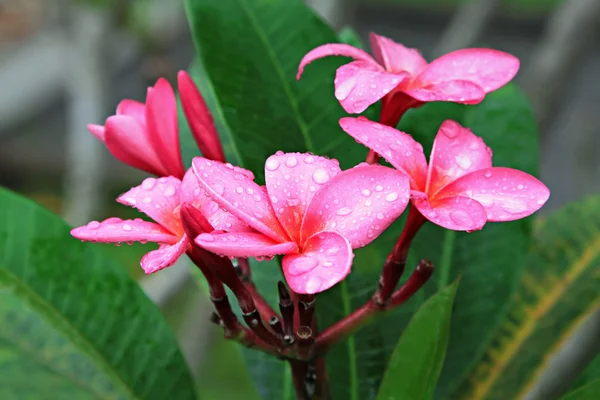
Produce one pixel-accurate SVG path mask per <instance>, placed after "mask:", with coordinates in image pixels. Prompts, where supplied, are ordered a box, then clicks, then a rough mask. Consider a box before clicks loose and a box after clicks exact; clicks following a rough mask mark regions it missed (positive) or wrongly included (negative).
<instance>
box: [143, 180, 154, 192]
mask: <svg viewBox="0 0 600 400" xmlns="http://www.w3.org/2000/svg"><path fill="white" fill-rule="evenodd" d="M154 186H156V179H154V178H146V179H144V182H142V189H144V190H152V189H154Z"/></svg>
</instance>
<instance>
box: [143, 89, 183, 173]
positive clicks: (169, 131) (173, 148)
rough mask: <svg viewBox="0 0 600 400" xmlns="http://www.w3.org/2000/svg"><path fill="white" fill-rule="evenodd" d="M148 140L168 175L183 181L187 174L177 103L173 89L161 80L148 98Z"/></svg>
mask: <svg viewBox="0 0 600 400" xmlns="http://www.w3.org/2000/svg"><path fill="white" fill-rule="evenodd" d="M146 124H147V131H148V138H149V140H150V142H151V143H152V146H153V148H154V150H155V151H156V152H157V153H160V160H161V162H162V165H163V167H164V169H165V170H166V171H167V172H168V175H172V176H174V177H176V178H179V179H182V178H183V175H184V173H185V170H184V168H183V162H182V160H181V153H180V149H179V131H178V127H177V103H176V101H175V93H174V92H173V88H172V87H171V85H170V84H169V82H167V81H166V80H165V79H163V78H160V79H159V80H158V81H157V82H156V85H155V86H154V87H151V88H148V95H147V96H146Z"/></svg>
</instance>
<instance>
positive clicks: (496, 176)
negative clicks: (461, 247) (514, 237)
mask: <svg viewBox="0 0 600 400" xmlns="http://www.w3.org/2000/svg"><path fill="white" fill-rule="evenodd" d="M340 125H341V126H342V129H344V131H346V132H347V133H348V134H350V136H352V137H353V138H354V139H356V140H357V141H358V142H359V143H362V144H363V145H365V146H367V147H368V148H370V149H371V150H373V151H374V152H376V153H378V154H380V155H381V156H382V157H383V158H385V159H386V160H387V161H388V162H389V163H390V164H392V165H393V166H394V167H396V168H397V169H398V170H400V171H403V172H405V173H406V174H407V175H408V176H409V177H410V187H411V198H412V204H413V205H414V206H415V207H416V208H417V210H419V212H420V213H421V214H422V215H423V216H424V217H425V218H427V219H428V220H429V221H431V222H433V223H435V224H437V225H440V226H442V227H444V228H447V229H452V230H457V231H473V230H478V229H481V228H482V227H483V226H484V224H485V223H486V222H487V221H493V222H501V221H514V220H517V219H521V218H524V217H527V216H528V215H530V214H533V213H534V212H536V211H537V210H539V209H540V208H541V207H542V206H543V205H544V203H546V201H547V200H548V197H549V196H550V191H549V190H548V188H547V187H546V186H545V185H544V184H543V183H542V182H540V181H539V180H537V179H536V178H534V177H533V176H531V175H529V174H526V173H524V172H522V171H519V170H516V169H512V168H503V167H492V152H491V150H490V149H489V148H488V147H487V146H486V145H485V143H484V142H483V140H482V139H481V138H480V137H479V136H476V135H474V134H473V133H472V132H471V130H470V129H466V128H463V127H462V126H460V125H459V124H458V123H456V122H454V121H451V120H447V121H445V122H444V123H442V125H441V127H440V129H439V131H438V133H437V136H436V137H435V141H434V143H433V148H432V150H431V156H430V159H429V168H428V167H427V161H426V160H425V155H424V154H423V147H422V146H421V145H420V144H419V143H417V142H416V141H415V140H414V139H413V138H412V137H411V136H410V135H408V134H406V133H403V132H400V131H398V130H396V129H394V128H391V127H388V126H385V125H381V124H378V123H376V122H372V121H369V120H368V119H366V118H364V117H359V118H342V119H341V120H340Z"/></svg>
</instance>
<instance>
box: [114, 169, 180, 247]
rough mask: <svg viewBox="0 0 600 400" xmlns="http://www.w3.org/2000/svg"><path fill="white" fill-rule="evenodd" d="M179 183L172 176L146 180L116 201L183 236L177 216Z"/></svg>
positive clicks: (178, 216)
mask: <svg viewBox="0 0 600 400" xmlns="http://www.w3.org/2000/svg"><path fill="white" fill-rule="evenodd" d="M180 187H181V181H180V180H179V179H177V178H173V177H172V176H169V177H163V178H157V179H155V178H146V179H144V181H143V182H142V184H141V185H139V186H136V187H133V188H131V189H130V190H129V191H128V192H127V193H123V194H122V195H121V196H119V198H118V199H117V201H118V202H119V203H121V204H125V205H128V206H131V207H135V208H137V209H138V210H140V211H141V212H143V213H144V214H146V215H147V216H149V217H150V218H152V219H153V220H154V221H156V222H157V223H159V224H160V225H161V226H163V227H164V228H166V229H168V230H169V231H170V232H171V233H173V234H174V235H177V236H181V235H183V227H182V226H181V217H180V215H179V205H180V204H181V203H180V199H179V196H180Z"/></svg>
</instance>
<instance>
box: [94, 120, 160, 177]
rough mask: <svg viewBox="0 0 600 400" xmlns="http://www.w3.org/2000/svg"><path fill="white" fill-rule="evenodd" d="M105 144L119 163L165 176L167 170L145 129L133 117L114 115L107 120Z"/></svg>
mask: <svg viewBox="0 0 600 400" xmlns="http://www.w3.org/2000/svg"><path fill="white" fill-rule="evenodd" d="M104 142H105V144H106V147H107V148H108V150H109V151H110V152H111V153H112V155H113V156H115V158H117V159H118V160H119V161H121V162H123V163H125V164H127V165H131V166H132V167H134V168H138V169H141V170H143V171H146V172H149V173H151V174H154V175H164V174H165V172H166V171H165V170H164V168H163V166H162V163H161V162H160V160H159V158H158V156H157V155H156V153H155V152H154V148H153V147H152V144H151V143H150V142H149V141H148V137H147V136H146V131H145V130H144V127H143V126H142V125H140V124H139V123H138V122H137V121H136V120H135V119H134V118H133V117H130V116H126V115H113V116H112V117H109V118H108V119H107V120H106V125H105V135H104Z"/></svg>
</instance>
